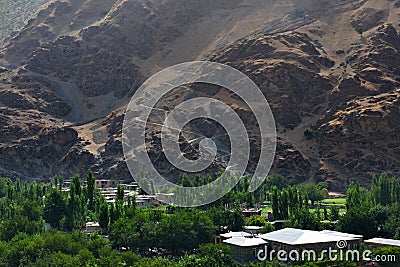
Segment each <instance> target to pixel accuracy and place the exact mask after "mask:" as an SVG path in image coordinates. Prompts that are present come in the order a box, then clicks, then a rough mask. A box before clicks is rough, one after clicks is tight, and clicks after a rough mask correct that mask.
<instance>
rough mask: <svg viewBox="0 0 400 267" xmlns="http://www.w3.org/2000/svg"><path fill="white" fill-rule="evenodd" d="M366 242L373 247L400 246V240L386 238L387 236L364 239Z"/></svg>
mask: <svg viewBox="0 0 400 267" xmlns="http://www.w3.org/2000/svg"><path fill="white" fill-rule="evenodd" d="M364 243H365V244H367V245H370V246H372V247H388V246H393V247H400V240H394V239H386V238H377V237H376V238H372V239H368V240H365V241H364Z"/></svg>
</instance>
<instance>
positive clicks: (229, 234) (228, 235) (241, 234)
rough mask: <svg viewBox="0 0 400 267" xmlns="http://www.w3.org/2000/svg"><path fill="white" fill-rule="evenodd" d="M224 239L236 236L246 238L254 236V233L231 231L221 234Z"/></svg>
mask: <svg viewBox="0 0 400 267" xmlns="http://www.w3.org/2000/svg"><path fill="white" fill-rule="evenodd" d="M220 236H221V238H222V240H226V239H229V238H235V237H244V238H250V237H253V235H252V234H249V233H247V232H229V233H225V234H220Z"/></svg>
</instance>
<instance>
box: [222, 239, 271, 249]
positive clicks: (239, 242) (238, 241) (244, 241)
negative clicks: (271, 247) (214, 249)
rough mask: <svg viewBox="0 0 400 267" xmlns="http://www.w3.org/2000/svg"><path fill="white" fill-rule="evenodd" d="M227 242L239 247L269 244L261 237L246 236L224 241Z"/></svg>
mask: <svg viewBox="0 0 400 267" xmlns="http://www.w3.org/2000/svg"><path fill="white" fill-rule="evenodd" d="M223 242H224V243H226V244H230V245H234V246H238V247H256V246H259V245H265V244H268V242H266V241H265V240H263V239H261V238H246V237H233V238H230V239H227V240H224V241H223Z"/></svg>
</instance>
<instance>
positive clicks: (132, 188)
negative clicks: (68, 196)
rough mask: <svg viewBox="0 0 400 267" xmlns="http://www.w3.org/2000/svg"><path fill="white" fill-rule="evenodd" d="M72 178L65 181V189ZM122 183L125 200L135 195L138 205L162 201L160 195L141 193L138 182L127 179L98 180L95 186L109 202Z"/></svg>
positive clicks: (145, 205) (65, 189) (143, 205)
mask: <svg viewBox="0 0 400 267" xmlns="http://www.w3.org/2000/svg"><path fill="white" fill-rule="evenodd" d="M70 184H71V181H70V180H67V181H64V183H63V189H62V190H63V191H69V186H70ZM118 185H121V186H122V187H123V188H124V200H125V201H127V200H128V198H129V197H133V196H134V197H135V199H136V204H137V206H138V207H151V206H155V205H159V204H160V201H158V200H157V198H158V199H159V198H160V197H156V196H150V195H143V194H139V192H140V188H139V185H138V184H137V183H136V182H131V183H127V182H126V181H120V180H96V181H95V186H96V188H97V189H99V190H100V193H101V194H102V195H103V196H104V198H105V200H106V201H107V202H108V203H114V202H115V199H116V198H117V186H118Z"/></svg>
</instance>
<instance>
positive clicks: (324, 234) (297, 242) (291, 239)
mask: <svg viewBox="0 0 400 267" xmlns="http://www.w3.org/2000/svg"><path fill="white" fill-rule="evenodd" d="M259 237H260V238H262V239H264V240H265V241H268V243H270V245H271V247H272V249H274V250H276V251H279V250H284V251H292V250H296V251H299V252H301V251H304V250H314V251H316V252H321V251H323V250H328V249H329V248H331V249H336V248H337V244H338V242H339V241H341V242H343V243H344V244H346V248H349V249H350V248H351V249H355V248H358V247H359V246H360V244H361V242H362V238H363V237H362V236H361V235H352V234H347V233H341V232H336V231H327V230H325V231H311V230H301V229H293V228H285V229H281V230H278V231H274V232H271V233H267V234H263V235H260V236H259Z"/></svg>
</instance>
